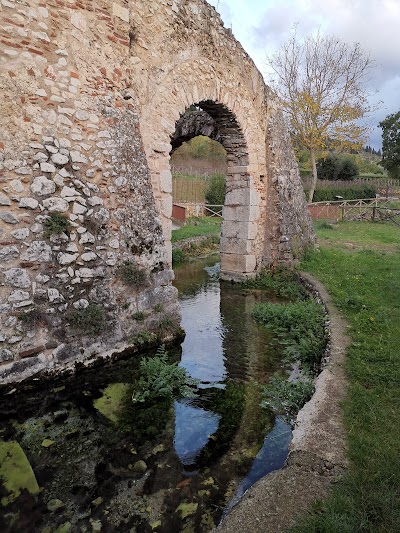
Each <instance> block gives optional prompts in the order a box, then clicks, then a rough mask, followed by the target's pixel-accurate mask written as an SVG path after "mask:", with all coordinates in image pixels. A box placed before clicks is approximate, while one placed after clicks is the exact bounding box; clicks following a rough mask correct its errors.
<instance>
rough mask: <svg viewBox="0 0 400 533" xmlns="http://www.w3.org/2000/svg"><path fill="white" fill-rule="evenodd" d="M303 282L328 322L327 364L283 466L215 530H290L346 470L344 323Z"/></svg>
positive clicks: (308, 279)
mask: <svg viewBox="0 0 400 533" xmlns="http://www.w3.org/2000/svg"><path fill="white" fill-rule="evenodd" d="M302 277H303V279H304V280H305V281H306V282H307V283H308V284H311V285H312V286H313V287H314V288H315V289H316V291H317V292H318V293H319V296H320V298H321V300H322V301H323V302H324V304H325V306H326V307H327V309H328V312H329V315H330V319H331V324H330V326H331V350H330V357H329V361H328V362H327V364H326V366H325V368H324V370H323V371H322V372H321V374H320V375H319V376H318V378H317V381H316V392H315V394H314V396H313V398H312V399H311V400H310V401H309V402H308V403H307V404H306V405H305V406H304V407H303V409H302V410H301V411H300V413H299V415H298V417H297V420H296V428H295V430H294V432H293V441H292V444H291V448H290V454H289V457H288V460H287V463H286V465H285V467H284V468H283V469H282V470H279V471H277V472H273V473H271V474H269V475H267V476H266V477H264V478H263V479H261V480H260V481H259V482H258V483H256V484H255V485H254V486H253V487H252V488H251V489H250V490H249V491H248V492H247V494H246V495H245V497H244V498H243V499H242V500H241V502H240V503H239V504H238V505H237V506H236V507H235V508H234V509H233V510H232V511H231V513H230V514H229V515H228V516H227V517H226V518H225V520H224V521H223V522H222V523H221V524H220V525H219V526H218V528H217V529H216V530H214V531H216V532H218V533H231V532H232V533H238V532H242V531H246V532H248V533H258V532H259V533H268V532H271V533H277V532H279V531H285V530H286V529H287V528H289V527H291V526H293V525H294V524H295V523H296V521H297V520H298V518H299V517H300V516H301V515H302V514H304V513H305V512H306V511H307V510H308V509H310V507H311V505H312V503H313V502H314V501H315V500H317V499H322V498H325V497H326V496H327V495H328V492H329V490H330V488H331V486H332V484H333V483H334V482H335V481H336V480H337V479H338V478H339V477H340V475H341V474H342V473H343V472H344V470H345V468H346V466H347V460H346V455H345V433H344V429H343V425H342V413H341V409H340V403H341V401H342V400H343V399H344V395H345V390H346V381H345V374H344V368H343V363H344V359H345V353H346V349H347V347H348V346H349V344H350V339H349V337H348V335H347V331H346V330H347V324H346V322H345V321H344V320H343V318H342V317H341V316H340V315H339V312H338V310H337V309H336V307H334V306H333V304H332V302H331V298H330V296H329V294H328V293H327V291H326V289H325V287H324V286H323V285H322V284H321V283H320V282H319V281H318V280H316V279H315V278H313V277H312V276H310V275H309V274H306V273H303V274H302Z"/></svg>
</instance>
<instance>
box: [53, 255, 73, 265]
mask: <svg viewBox="0 0 400 533" xmlns="http://www.w3.org/2000/svg"><path fill="white" fill-rule="evenodd" d="M77 258H78V254H66V253H62V252H60V253H59V254H58V255H57V261H58V263H60V265H69V264H71V263H73V262H74V261H76V260H77Z"/></svg>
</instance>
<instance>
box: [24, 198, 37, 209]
mask: <svg viewBox="0 0 400 533" xmlns="http://www.w3.org/2000/svg"><path fill="white" fill-rule="evenodd" d="M38 206H39V202H38V201H37V200H35V199H34V198H21V200H20V201H19V207H21V208H25V209H37V207H38Z"/></svg>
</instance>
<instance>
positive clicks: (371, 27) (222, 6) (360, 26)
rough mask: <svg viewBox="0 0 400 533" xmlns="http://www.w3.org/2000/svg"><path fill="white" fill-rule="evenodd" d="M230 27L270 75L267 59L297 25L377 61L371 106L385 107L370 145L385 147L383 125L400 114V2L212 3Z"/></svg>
mask: <svg viewBox="0 0 400 533" xmlns="http://www.w3.org/2000/svg"><path fill="white" fill-rule="evenodd" d="M208 1H209V3H210V4H211V5H213V6H215V7H217V8H218V11H219V13H220V14H221V16H222V19H223V21H224V23H225V26H226V27H228V28H229V27H232V30H233V33H234V35H235V37H236V38H237V39H238V40H239V41H240V42H241V43H242V45H243V47H244V49H245V50H246V51H247V52H248V53H249V54H250V56H251V57H252V58H253V60H254V61H255V63H256V65H257V67H258V68H259V69H260V70H261V72H262V73H263V74H264V75H266V74H267V68H266V62H265V58H266V56H267V54H271V53H272V52H274V50H275V49H276V48H277V47H279V46H280V45H281V44H282V43H283V42H284V41H286V40H287V39H288V38H289V37H290V36H291V32H292V28H293V26H294V25H295V24H297V32H298V34H301V35H307V34H310V33H312V32H316V31H317V30H318V29H320V31H321V32H322V33H323V34H326V35H335V36H336V37H339V38H340V39H341V40H342V41H345V42H347V43H349V44H350V45H352V44H353V43H355V42H359V43H360V44H361V46H362V48H363V49H364V51H365V52H369V53H370V54H371V56H372V57H373V58H374V59H375V61H376V67H375V69H374V71H373V74H372V79H371V82H370V85H371V86H370V90H371V92H372V93H373V92H376V91H378V92H377V94H376V95H375V96H373V97H372V98H371V102H378V101H382V107H381V109H380V110H379V111H377V112H376V113H375V114H374V115H373V116H372V117H371V118H370V122H371V124H372V126H373V130H372V133H371V138H370V144H372V145H373V146H374V147H375V148H379V147H380V146H381V129H380V128H378V123H379V121H380V120H382V119H383V118H385V117H386V115H388V114H389V113H395V112H397V111H399V110H400V0H220V1H218V0H208Z"/></svg>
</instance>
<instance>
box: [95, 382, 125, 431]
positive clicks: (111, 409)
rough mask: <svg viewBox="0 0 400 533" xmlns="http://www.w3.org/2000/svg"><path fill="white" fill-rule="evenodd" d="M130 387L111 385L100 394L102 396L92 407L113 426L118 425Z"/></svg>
mask: <svg viewBox="0 0 400 533" xmlns="http://www.w3.org/2000/svg"><path fill="white" fill-rule="evenodd" d="M130 389H131V385H129V384H127V383H111V384H110V385H108V387H106V388H105V389H104V390H103V391H102V392H103V396H101V397H100V398H98V399H97V400H95V401H94V402H93V405H94V407H95V408H96V409H97V410H98V411H99V412H100V413H101V414H102V415H104V416H105V417H106V418H108V419H109V420H111V422H113V423H114V424H117V423H118V418H119V414H120V412H121V409H122V406H123V403H124V400H125V399H126V395H127V394H129V392H130Z"/></svg>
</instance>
